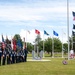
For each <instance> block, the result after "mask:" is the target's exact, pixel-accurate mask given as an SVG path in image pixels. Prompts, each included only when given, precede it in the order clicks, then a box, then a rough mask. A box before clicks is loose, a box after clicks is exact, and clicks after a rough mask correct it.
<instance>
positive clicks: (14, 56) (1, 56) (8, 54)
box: [0, 42, 28, 66]
mask: <svg viewBox="0 0 75 75" xmlns="http://www.w3.org/2000/svg"><path fill="white" fill-rule="evenodd" d="M27 53H28V51H27V49H26V47H25V48H24V49H23V48H19V49H16V50H13V49H12V48H11V45H10V44H6V47H5V48H2V43H1V42H0V66H1V65H6V64H14V63H20V62H26V61H27Z"/></svg>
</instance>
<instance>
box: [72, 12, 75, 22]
mask: <svg viewBox="0 0 75 75" xmlns="http://www.w3.org/2000/svg"><path fill="white" fill-rule="evenodd" d="M72 14H73V17H74V18H73V20H74V21H75V12H72Z"/></svg>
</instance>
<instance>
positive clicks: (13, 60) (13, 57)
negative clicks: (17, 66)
mask: <svg viewBox="0 0 75 75" xmlns="http://www.w3.org/2000/svg"><path fill="white" fill-rule="evenodd" d="M15 56H16V54H15V51H14V50H12V64H13V63H15Z"/></svg>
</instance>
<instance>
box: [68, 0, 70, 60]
mask: <svg viewBox="0 0 75 75" xmlns="http://www.w3.org/2000/svg"><path fill="white" fill-rule="evenodd" d="M67 37H68V60H69V48H70V47H69V0H67Z"/></svg>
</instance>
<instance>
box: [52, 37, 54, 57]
mask: <svg viewBox="0 0 75 75" xmlns="http://www.w3.org/2000/svg"><path fill="white" fill-rule="evenodd" d="M52 58H54V36H53V38H52Z"/></svg>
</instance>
